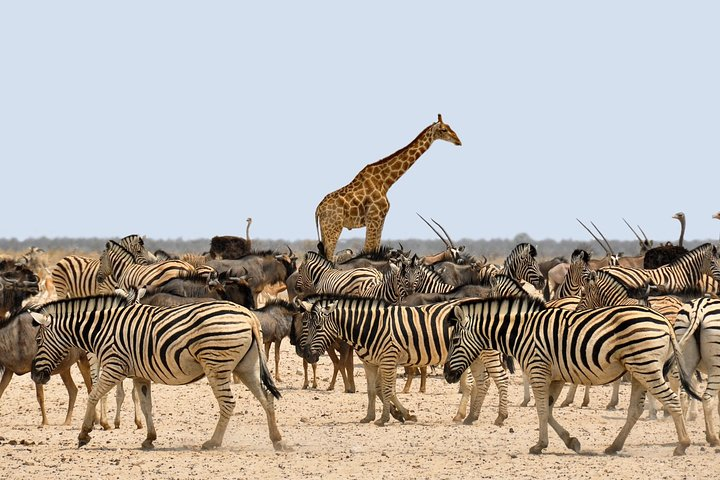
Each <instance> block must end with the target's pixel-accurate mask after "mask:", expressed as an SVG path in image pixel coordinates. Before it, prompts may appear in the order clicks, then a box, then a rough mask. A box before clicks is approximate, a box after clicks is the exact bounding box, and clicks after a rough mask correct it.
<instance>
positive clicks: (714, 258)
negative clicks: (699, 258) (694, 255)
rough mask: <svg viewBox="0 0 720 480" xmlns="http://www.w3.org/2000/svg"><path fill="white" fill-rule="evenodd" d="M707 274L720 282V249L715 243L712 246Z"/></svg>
mask: <svg viewBox="0 0 720 480" xmlns="http://www.w3.org/2000/svg"><path fill="white" fill-rule="evenodd" d="M707 274H708V275H710V276H711V277H712V278H714V279H715V280H717V281H718V282H720V257H718V249H717V247H716V246H715V245H711V246H710V266H709V271H708V273H707Z"/></svg>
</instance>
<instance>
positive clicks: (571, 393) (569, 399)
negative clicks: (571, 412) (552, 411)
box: [560, 383, 587, 408]
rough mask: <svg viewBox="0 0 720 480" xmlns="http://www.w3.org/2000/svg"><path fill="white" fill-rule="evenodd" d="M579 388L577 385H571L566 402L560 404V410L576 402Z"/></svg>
mask: <svg viewBox="0 0 720 480" xmlns="http://www.w3.org/2000/svg"><path fill="white" fill-rule="evenodd" d="M577 387H578V386H577V384H576V383H571V384H570V386H569V387H568V391H567V395H565V400H563V402H562V403H561V404H560V408H562V407H567V406H568V405H572V403H573V402H574V401H575V392H577ZM585 391H587V390H585Z"/></svg>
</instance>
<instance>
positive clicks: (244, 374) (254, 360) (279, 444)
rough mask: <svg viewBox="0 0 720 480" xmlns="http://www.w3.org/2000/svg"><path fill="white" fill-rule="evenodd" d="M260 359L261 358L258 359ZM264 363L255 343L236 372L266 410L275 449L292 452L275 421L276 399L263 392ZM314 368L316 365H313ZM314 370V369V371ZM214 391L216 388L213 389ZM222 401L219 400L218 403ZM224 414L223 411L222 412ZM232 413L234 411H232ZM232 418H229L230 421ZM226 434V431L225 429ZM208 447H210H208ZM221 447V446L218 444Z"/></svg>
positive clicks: (216, 430) (206, 443)
mask: <svg viewBox="0 0 720 480" xmlns="http://www.w3.org/2000/svg"><path fill="white" fill-rule="evenodd" d="M258 357H260V358H258ZM261 361H263V360H262V357H261V356H260V350H259V349H258V348H257V346H256V344H255V343H253V344H252V346H251V347H250V349H249V350H248V352H247V353H246V354H245V356H244V357H243V358H242V360H240V362H239V363H238V364H237V366H236V367H235V370H234V371H235V372H236V373H237V374H238V375H239V377H240V380H241V381H242V383H243V384H245V386H246V387H247V389H248V390H250V392H251V393H252V394H253V395H254V396H255V398H257V400H258V402H260V405H262V407H263V409H264V410H265V417H266V419H267V425H268V432H269V435H270V441H271V442H272V444H273V448H274V449H275V450H278V451H280V450H285V451H288V450H290V448H289V447H286V446H285V445H284V444H283V441H282V435H281V434H280V430H279V429H278V426H277V420H276V419H275V401H274V397H273V396H272V394H271V393H268V392H266V391H265V390H263V387H262V382H261V379H260V367H259V365H260V362H261ZM312 365H313V366H314V365H316V364H312ZM313 370H314V369H313ZM229 386H230V384H229V383H228V384H227V387H228V390H229ZM213 391H214V388H213ZM229 393H230V398H232V399H233V402H232V404H233V406H234V405H235V401H234V397H233V396H232V392H229ZM219 401H220V399H219V398H218V402H219ZM221 408H222V407H221ZM221 413H222V410H221ZM230 413H232V410H231V411H230ZM229 418H230V417H229V416H228V419H229ZM225 425H226V426H227V421H226V422H225ZM218 428H220V422H218V425H217V427H216V429H215V434H214V435H213V438H215V435H216V434H217V433H218ZM223 433H224V429H223ZM220 441H221V442H222V436H220ZM210 442H212V439H211V440H209V441H208V442H205V444H203V448H209V447H211V446H212V445H208V443H210ZM206 445H208V446H206ZM218 446H219V444H218Z"/></svg>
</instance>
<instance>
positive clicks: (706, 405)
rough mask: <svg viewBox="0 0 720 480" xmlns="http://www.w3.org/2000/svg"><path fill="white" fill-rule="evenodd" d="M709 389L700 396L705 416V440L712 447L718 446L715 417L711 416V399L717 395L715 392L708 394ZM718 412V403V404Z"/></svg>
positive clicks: (719, 407)
mask: <svg viewBox="0 0 720 480" xmlns="http://www.w3.org/2000/svg"><path fill="white" fill-rule="evenodd" d="M708 390H710V388H707V389H706V390H705V393H704V394H703V396H702V407H703V413H704V414H705V440H707V442H708V443H709V444H710V446H712V447H717V446H720V439H718V431H717V429H716V426H715V416H714V414H713V408H712V407H713V398H714V397H715V396H716V395H717V390H715V391H714V392H708ZM718 412H720V403H718Z"/></svg>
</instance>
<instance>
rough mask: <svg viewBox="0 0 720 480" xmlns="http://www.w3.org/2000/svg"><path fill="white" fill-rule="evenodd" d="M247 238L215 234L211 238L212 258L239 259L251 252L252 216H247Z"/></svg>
mask: <svg viewBox="0 0 720 480" xmlns="http://www.w3.org/2000/svg"><path fill="white" fill-rule="evenodd" d="M246 221H247V226H246V227H245V238H240V237H235V236H232V235H224V236H215V237H213V238H212V239H211V240H210V258H212V259H217V260H237V259H239V258H241V257H244V256H245V255H247V254H248V253H250V252H251V250H252V249H251V245H252V243H251V241H250V224H251V223H252V218H250V217H248V218H247V220H246Z"/></svg>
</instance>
